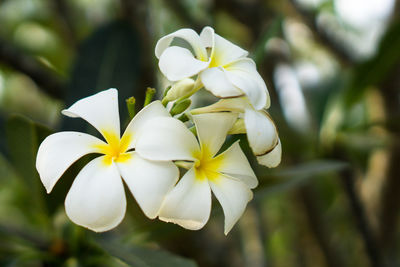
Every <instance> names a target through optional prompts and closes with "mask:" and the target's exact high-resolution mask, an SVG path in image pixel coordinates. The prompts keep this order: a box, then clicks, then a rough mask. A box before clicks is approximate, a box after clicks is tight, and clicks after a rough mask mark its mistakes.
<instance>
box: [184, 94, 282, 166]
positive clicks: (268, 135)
mask: <svg viewBox="0 0 400 267" xmlns="http://www.w3.org/2000/svg"><path fill="white" fill-rule="evenodd" d="M225 111H231V112H238V113H240V114H241V117H243V118H240V119H239V120H238V122H237V124H236V125H235V127H234V128H235V129H231V133H247V140H248V141H249V145H250V147H251V149H252V151H253V153H254V155H255V156H256V157H257V161H258V163H259V164H261V165H264V166H267V167H269V168H273V167H276V166H278V165H279V163H280V162H281V156H282V146H281V141H280V139H279V136H278V131H277V129H276V126H275V124H274V122H273V121H272V119H271V117H270V116H269V114H268V113H267V111H266V110H256V109H255V108H254V107H253V106H252V105H251V103H250V102H249V100H248V99H247V98H245V97H241V98H234V99H222V100H220V101H218V102H217V103H215V104H212V105H210V106H207V107H203V108H197V109H194V110H192V111H191V113H192V114H201V113H208V112H225ZM243 122H244V129H242V128H243V127H241V126H242V124H243ZM232 130H233V131H232Z"/></svg>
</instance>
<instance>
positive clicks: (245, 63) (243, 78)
mask: <svg viewBox="0 0 400 267" xmlns="http://www.w3.org/2000/svg"><path fill="white" fill-rule="evenodd" d="M225 72H226V75H227V77H228V79H229V81H230V82H231V83H232V84H234V85H235V86H236V87H237V88H239V89H240V90H242V91H243V92H244V93H245V94H246V96H247V97H248V98H249V100H250V102H251V103H252V105H253V106H254V108H255V109H257V110H260V109H263V108H269V106H270V98H269V93H268V90H267V86H266V85H265V82H264V80H263V79H262V78H261V76H260V74H259V73H258V72H257V69H256V66H255V63H254V61H253V60H251V59H249V58H244V59H240V60H238V61H235V62H234V63H232V64H229V66H226V67H225Z"/></svg>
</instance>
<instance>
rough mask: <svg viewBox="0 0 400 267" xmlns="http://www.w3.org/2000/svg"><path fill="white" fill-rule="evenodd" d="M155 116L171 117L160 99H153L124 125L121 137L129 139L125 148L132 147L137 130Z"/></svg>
mask: <svg viewBox="0 0 400 267" xmlns="http://www.w3.org/2000/svg"><path fill="white" fill-rule="evenodd" d="M157 117H171V115H170V114H169V112H168V111H167V110H166V109H165V107H164V106H163V105H162V104H161V102H160V101H158V100H157V101H154V102H152V103H150V104H149V105H147V106H146V107H144V108H143V109H142V110H141V111H139V112H138V113H137V114H136V116H135V117H134V118H133V119H132V120H131V122H130V123H129V124H128V126H127V127H126V130H125V132H124V135H123V136H122V139H124V138H127V139H129V145H128V148H127V150H129V149H131V148H134V147H135V143H136V138H137V136H138V134H139V131H140V130H141V129H143V127H144V125H145V124H146V123H147V122H148V121H149V120H151V119H153V118H157Z"/></svg>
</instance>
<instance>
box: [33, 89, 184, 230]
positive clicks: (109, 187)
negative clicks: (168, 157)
mask: <svg viewBox="0 0 400 267" xmlns="http://www.w3.org/2000/svg"><path fill="white" fill-rule="evenodd" d="M62 113H63V114H64V115H66V116H69V117H73V118H76V117H80V118H82V119H84V120H86V121H87V122H89V123H90V124H91V125H93V126H94V127H95V128H96V129H97V130H98V131H99V132H100V133H101V134H102V135H103V137H104V139H105V140H106V142H104V141H102V140H100V139H98V138H96V137H94V136H91V135H88V134H85V133H79V132H59V133H55V134H52V135H50V136H48V137H47V138H46V139H45V140H44V141H43V143H42V144H41V145H40V147H39V151H38V154H37V159H36V168H37V170H38V172H39V175H40V179H41V181H42V183H43V185H44V186H45V188H46V190H47V192H48V193H50V192H51V190H52V189H53V187H54V185H55V184H56V183H57V181H58V179H59V178H60V177H61V176H62V174H63V173H64V172H65V171H66V170H67V169H68V167H69V166H70V165H72V164H73V163H74V162H75V161H76V160H78V159H79V158H81V157H82V156H84V155H86V154H89V153H99V154H102V155H101V156H99V157H97V158H95V159H93V160H92V161H90V162H89V163H88V164H87V165H86V166H85V167H84V168H83V169H82V170H81V171H80V172H79V174H78V176H77V177H76V179H75V180H74V182H73V184H72V187H71V189H70V190H69V192H68V195H67V197H66V200H65V210H66V213H67V215H68V217H69V218H70V219H71V220H72V221H73V222H75V223H76V224H78V225H81V226H84V227H87V228H89V229H91V230H93V231H96V232H102V231H107V230H110V229H112V228H114V227H115V226H117V225H118V224H119V223H120V222H121V221H122V219H123V217H124V215H125V210H126V198H125V192H124V186H123V183H122V179H121V177H122V178H123V180H124V181H125V183H126V184H127V186H128V188H129V190H130V191H131V192H132V194H133V196H134V197H135V199H136V201H137V202H138V204H139V206H140V207H141V209H142V210H143V212H144V213H145V214H146V216H148V217H149V218H155V217H156V216H157V215H158V212H159V209H160V207H161V203H162V201H163V200H164V197H165V195H166V193H167V192H168V191H170V190H171V188H172V187H173V185H174V184H175V183H176V181H177V179H178V169H177V167H176V166H175V165H174V164H173V163H172V162H165V161H164V162H157V161H149V160H146V159H144V158H142V157H141V156H140V155H139V154H138V153H137V152H135V151H132V149H133V148H135V144H136V142H137V137H138V135H139V134H140V132H141V129H142V128H143V126H144V125H145V124H146V123H147V122H151V120H152V119H153V118H168V117H170V115H169V113H168V112H167V111H166V110H165V108H164V107H163V106H162V104H161V103H160V102H159V101H155V102H153V103H151V104H150V105H148V106H146V107H145V108H144V109H143V110H141V111H140V112H139V113H138V114H137V115H136V116H135V118H134V119H133V120H132V121H131V122H130V123H129V125H128V127H127V128H126V130H125V132H124V134H123V136H122V138H120V123H119V111H118V92H117V90H116V89H109V90H106V91H103V92H100V93H97V94H95V95H93V96H90V97H86V98H84V99H81V100H79V101H78V102H76V103H75V104H73V105H72V106H71V107H70V108H68V109H66V110H63V111H62Z"/></svg>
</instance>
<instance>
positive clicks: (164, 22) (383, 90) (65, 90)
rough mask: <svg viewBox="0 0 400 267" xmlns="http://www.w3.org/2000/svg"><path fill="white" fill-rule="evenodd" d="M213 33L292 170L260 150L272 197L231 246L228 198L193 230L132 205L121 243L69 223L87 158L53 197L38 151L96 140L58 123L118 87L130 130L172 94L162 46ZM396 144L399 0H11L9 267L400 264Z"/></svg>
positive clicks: (4, 164)
mask: <svg viewBox="0 0 400 267" xmlns="http://www.w3.org/2000/svg"><path fill="white" fill-rule="evenodd" d="M206 25H210V26H212V27H214V28H215V30H216V32H217V33H218V34H220V35H222V36H223V37H225V38H227V39H229V40H231V41H232V42H234V43H236V44H238V45H240V46H241V47H243V48H245V49H247V50H248V51H249V52H250V56H251V57H252V58H253V59H254V60H255V61H256V63H257V67H258V70H259V72H260V74H261V75H262V77H263V78H264V79H265V81H266V83H267V86H268V89H269V91H270V94H271V98H272V107H271V108H270V110H269V111H270V113H271V115H272V117H273V118H274V120H275V122H276V125H277V127H278V129H279V134H280V138H281V141H282V144H283V157H282V163H281V165H280V166H279V167H278V168H276V169H268V168H264V167H262V166H259V165H257V164H256V162H255V159H254V157H252V156H251V153H249V160H250V161H251V162H252V165H253V166H254V168H255V170H256V173H257V176H258V178H259V181H260V185H259V187H258V188H256V189H255V190H254V193H255V195H254V196H255V197H254V199H253V201H252V202H250V203H249V205H248V208H247V210H246V212H245V214H244V215H243V217H242V218H241V220H240V221H239V222H238V223H237V225H236V226H235V227H234V229H233V230H232V231H231V232H230V233H229V235H228V236H224V235H223V219H224V218H223V213H222V209H221V207H220V206H219V205H218V204H217V202H216V201H215V200H214V201H213V202H214V204H215V205H214V207H213V211H212V215H211V219H210V221H209V222H208V224H207V225H206V226H205V227H204V229H202V230H200V231H194V232H192V231H187V230H184V229H182V228H180V227H177V226H175V225H171V224H166V223H161V222H158V221H157V220H154V221H152V220H149V219H147V218H146V217H145V216H144V215H143V213H142V212H141V211H140V209H139V208H138V206H137V204H136V202H135V200H134V199H133V197H132V196H129V197H128V209H127V216H126V217H125V219H124V221H123V223H122V224H121V225H120V226H118V227H117V228H116V229H115V230H112V231H110V232H107V233H102V234H96V233H93V232H90V231H88V230H85V229H83V228H81V227H78V226H76V225H74V224H73V223H71V222H70V221H69V220H68V219H67V217H66V215H65V212H64V207H63V201H64V198H65V196H66V193H67V191H68V188H69V186H70V185H71V183H72V181H73V178H74V177H75V176H76V174H77V172H78V171H79V169H80V168H81V167H82V166H83V165H84V164H85V163H86V162H87V161H88V160H89V159H90V158H88V157H84V158H82V159H81V160H79V161H78V162H77V163H75V164H74V165H73V166H72V167H71V168H70V169H69V170H68V171H67V173H66V174H65V175H64V176H63V177H62V179H61V180H60V182H59V183H58V184H57V185H56V187H55V189H54V190H53V192H52V194H50V195H47V194H46V193H45V190H44V188H43V186H42V185H41V183H40V180H39V177H38V174H37V173H36V170H35V156H36V151H37V147H38V145H39V144H40V142H41V141H42V140H43V138H45V137H46V136H47V135H48V134H50V133H52V132H54V131H59V130H65V129H67V130H79V131H88V132H90V133H94V130H93V129H90V128H88V126H87V124H85V123H84V122H80V121H78V120H73V119H65V118H62V116H61V114H60V110H61V109H62V108H64V107H67V106H69V105H70V104H72V103H73V102H75V101H77V100H78V99H80V98H82V97H85V96H88V95H91V94H93V93H95V92H98V91H101V90H104V89H107V88H110V87H116V88H118V89H119V94H120V112H121V114H122V117H123V120H124V121H125V122H126V121H127V111H126V107H125V104H124V103H125V99H126V98H128V97H130V96H132V95H134V96H135V97H136V99H137V101H138V103H139V107H140V104H141V103H143V96H144V92H145V89H146V87H148V86H150V87H155V88H157V90H158V91H159V93H160V94H161V93H162V91H163V90H164V89H165V86H166V81H165V80H163V77H162V76H161V75H160V72H159V70H158V66H157V60H156V58H155V56H154V47H155V43H156V41H157V40H158V39H159V38H160V37H161V36H163V35H165V34H168V33H170V32H172V31H175V30H177V29H179V28H182V27H189V28H192V29H195V30H196V31H198V32H199V31H200V30H201V29H202V28H203V27H204V26H206ZM203 95H204V97H199V98H198V99H197V102H198V103H206V101H207V99H209V98H207V94H203ZM399 133H400V1H399V0H397V1H396V0H282V1H273V0H219V1H217V0H176V1H162V0H120V1H117V0H2V1H0V152H1V153H0V266H68V267H70V266H71V267H72V266H139V267H147V266H215V267H216V266H233V267H236V266H238V267H239V266H249V267H258V266H271V267H286V266H289V267H291V266H294V267H297V266H298V267H303V266H311V267H312V266H327V267H342V266H371V267H379V266H388V267H389V266H400V231H399V230H400V229H399V220H398V217H399V216H398V215H399V212H400V138H399ZM239 138H241V139H242V145H243V147H246V138H245V137H243V136H239Z"/></svg>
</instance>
